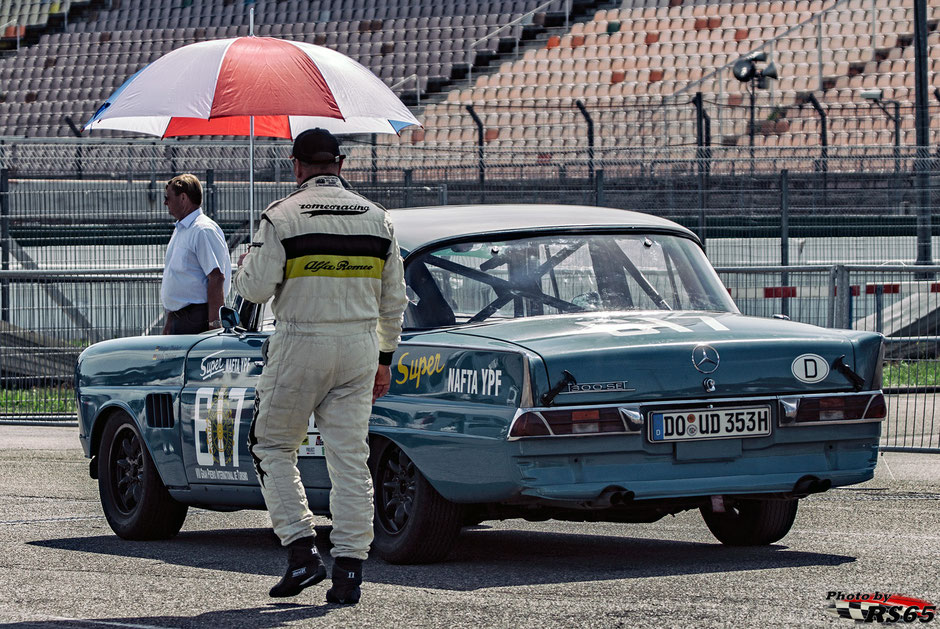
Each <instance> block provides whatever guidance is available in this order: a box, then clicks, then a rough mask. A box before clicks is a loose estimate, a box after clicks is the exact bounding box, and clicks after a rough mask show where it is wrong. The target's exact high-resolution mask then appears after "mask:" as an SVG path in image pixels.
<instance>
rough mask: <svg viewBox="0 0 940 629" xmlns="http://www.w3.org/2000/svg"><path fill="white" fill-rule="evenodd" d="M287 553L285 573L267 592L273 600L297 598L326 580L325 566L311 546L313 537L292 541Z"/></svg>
mask: <svg viewBox="0 0 940 629" xmlns="http://www.w3.org/2000/svg"><path fill="white" fill-rule="evenodd" d="M287 552H288V556H287V573H286V574H285V575H284V578H283V579H281V580H280V581H279V582H278V584H277V585H275V586H274V587H273V588H271V591H270V592H269V594H270V595H271V596H272V597H274V598H284V597H285V596H297V595H298V594H300V593H301V592H302V591H303V589H304V588H306V587H310V586H311V585H314V584H316V583H319V582H320V581H322V580H323V579H325V578H326V566H324V565H323V560H322V559H320V553H318V552H317V547H316V546H314V545H313V537H301V538H300V539H298V540H294V541H293V542H291V543H290V544H288V545H287Z"/></svg>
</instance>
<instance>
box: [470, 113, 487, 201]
mask: <svg viewBox="0 0 940 629" xmlns="http://www.w3.org/2000/svg"><path fill="white" fill-rule="evenodd" d="M466 107H467V111H468V112H469V113H470V117H471V118H473V122H475V123H476V125H477V145H478V157H477V159H478V162H479V165H480V203H486V166H485V165H484V163H483V121H482V120H480V117H479V116H478V115H477V112H476V110H474V109H473V105H467V106H466Z"/></svg>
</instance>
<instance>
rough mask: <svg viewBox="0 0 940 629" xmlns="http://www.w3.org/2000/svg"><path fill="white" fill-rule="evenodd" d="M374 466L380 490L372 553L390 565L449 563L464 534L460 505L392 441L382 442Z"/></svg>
mask: <svg viewBox="0 0 940 629" xmlns="http://www.w3.org/2000/svg"><path fill="white" fill-rule="evenodd" d="M369 466H370V468H371V470H372V480H373V483H374V485H375V540H374V541H373V543H372V548H373V549H374V550H375V551H376V552H377V553H378V555H379V556H380V557H381V558H382V559H384V560H385V561H388V562H389V563H401V564H413V563H432V562H435V561H440V560H441V559H443V558H444V557H445V556H446V555H447V553H448V552H449V551H450V549H451V547H452V546H453V545H454V542H455V541H456V539H457V536H458V535H459V534H460V528H461V525H462V522H463V509H462V508H461V507H460V505H458V504H455V503H453V502H450V501H449V500H446V499H445V498H444V497H443V496H441V495H440V494H439V493H437V491H436V490H435V489H434V488H433V487H432V486H431V484H430V483H428V481H427V479H425V478H424V475H423V474H421V472H420V471H419V470H418V468H417V466H416V465H415V464H414V462H413V461H412V460H411V459H410V458H409V457H408V455H407V454H405V453H404V452H402V450H401V448H399V447H398V446H397V445H395V444H394V443H392V442H391V441H387V440H384V439H382V440H380V441H379V443H378V444H377V445H376V447H374V449H373V452H372V456H371V457H370V459H369Z"/></svg>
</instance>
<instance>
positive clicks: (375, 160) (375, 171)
mask: <svg viewBox="0 0 940 629" xmlns="http://www.w3.org/2000/svg"><path fill="white" fill-rule="evenodd" d="M377 141H378V138H377V137H376V134H374V133H373V134H372V185H373V186H374V185H376V183H378V181H379V154H378V148H377V147H376V145H375V144H376V142H377Z"/></svg>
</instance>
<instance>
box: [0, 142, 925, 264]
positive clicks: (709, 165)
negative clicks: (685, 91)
mask: <svg viewBox="0 0 940 629" xmlns="http://www.w3.org/2000/svg"><path fill="white" fill-rule="evenodd" d="M174 144H175V143H165V144H159V143H128V142H123V143H116V142H99V143H98V144H87V145H86V144H74V143H71V144H70V143H66V142H62V143H56V144H50V143H45V144H43V143H27V144H20V145H17V146H16V151H15V152H14V151H10V150H8V151H7V156H6V158H4V159H5V161H4V162H3V163H5V164H6V166H7V168H6V169H0V244H2V246H3V254H2V255H3V261H4V266H3V267H2V268H4V269H10V270H12V269H17V268H24V269H28V268H76V267H77V268H86V267H98V268H124V267H138V266H147V265H158V264H160V263H161V262H162V258H163V250H164V247H165V245H166V243H167V242H168V240H169V236H170V234H171V232H172V225H171V220H170V217H169V216H168V214H167V213H166V209H165V207H164V206H163V199H162V193H163V184H164V183H165V181H166V180H167V179H169V178H170V177H171V176H172V175H173V174H177V173H179V172H194V173H196V174H197V175H198V176H200V178H202V179H203V180H204V182H205V184H206V199H205V204H204V205H205V210H206V212H207V213H208V214H209V215H210V216H212V217H214V218H215V219H216V220H217V221H218V222H219V223H220V224H221V225H222V227H223V230H224V231H225V233H226V235H227V236H228V238H229V241H230V245H231V248H232V249H233V250H234V249H235V248H237V247H238V246H239V245H240V244H242V243H244V242H245V241H246V240H247V236H248V230H249V226H248V219H249V199H250V197H252V195H253V200H254V207H255V208H256V209H257V208H264V207H265V206H266V205H267V204H268V203H270V202H271V201H273V200H275V199H277V198H279V197H281V196H283V195H285V194H286V193H288V192H289V191H290V190H291V189H292V188H293V186H294V183H293V181H292V180H291V179H290V177H291V175H290V174H289V173H290V162H289V161H288V160H287V158H286V155H287V153H288V152H289V149H288V148H287V145H286V144H285V143H283V142H282V143H279V144H273V143H265V144H262V146H261V148H260V149H259V151H258V155H257V160H256V168H255V170H256V179H255V181H256V183H255V186H254V188H253V191H252V189H251V188H249V185H248V183H247V181H248V178H247V149H246V148H245V147H243V146H239V145H237V144H235V143H215V144H211V145H210V144H209V143H202V144H199V143H187V144H179V145H178V146H175V145H174ZM170 149H172V151H171V150H170ZM396 150H398V149H396ZM696 150H697V149H695V148H694V147H692V148H690V149H689V151H685V152H684V153H683V152H682V151H680V150H678V149H676V150H672V149H671V150H668V151H665V152H662V153H657V152H655V151H651V150H648V151H645V152H642V151H640V152H638V151H630V150H618V151H615V152H614V151H608V152H604V153H601V152H598V153H597V154H596V155H595V156H593V157H592V158H590V159H589V158H587V157H585V156H584V155H571V156H569V157H568V158H566V160H564V161H563V162H558V161H552V160H542V158H541V157H540V156H539V154H538V153H526V152H520V153H513V154H512V155H511V156H509V157H507V158H506V159H503V158H502V157H500V156H499V155H489V154H487V155H485V156H484V157H483V158H482V160H481V159H479V156H473V155H471V154H467V153H466V152H463V153H461V155H460V159H449V158H448V157H447V153H446V151H445V152H438V153H436V155H437V162H436V163H434V164H431V163H430V162H424V163H423V164H413V163H412V164H411V166H412V167H405V166H407V165H409V162H408V159H407V158H406V155H405V154H404V153H401V154H400V155H399V157H398V158H394V159H393V158H391V157H388V158H385V159H383V160H380V161H379V162H377V163H381V164H382V167H381V168H378V167H377V168H376V169H374V170H373V169H372V168H371V167H370V165H369V164H370V158H368V157H359V158H355V159H351V161H350V162H349V163H348V167H347V168H345V169H344V171H343V172H344V175H345V176H346V177H347V179H349V180H350V182H351V184H352V185H353V187H354V188H355V189H356V190H358V191H360V192H362V193H363V194H365V195H366V196H368V197H369V198H371V199H374V200H375V201H377V202H379V203H382V204H383V205H385V206H387V207H389V208H396V207H409V206H417V205H446V204H462V203H569V204H589V205H605V206H609V207H619V208H624V209H633V210H639V211H643V212H648V213H652V214H656V215H659V216H663V217H665V218H669V219H672V220H675V221H677V222H679V223H681V224H683V225H685V226H687V227H689V228H690V229H692V230H693V231H695V232H696V233H697V234H698V235H699V236H700V237H701V238H702V240H703V241H705V244H706V247H707V251H708V253H709V256H710V257H711V259H712V261H713V262H714V263H715V264H717V265H768V264H770V265H773V264H781V265H793V264H838V263H847V264H848V263H851V264H863V263H871V264H875V263H883V262H893V263H906V262H914V261H917V262H919V263H922V264H927V263H931V262H932V261H933V260H934V259H936V257H937V256H935V254H934V252H936V251H937V250H938V249H937V245H938V244H940V220H938V218H940V216H937V214H938V210H940V207H938V205H940V204H938V201H940V194H938V189H940V170H936V169H935V168H936V167H937V166H940V163H937V162H935V161H932V160H928V161H926V162H923V163H921V162H918V158H917V157H916V154H915V153H914V152H913V151H910V150H907V149H905V150H904V151H903V152H902V159H901V169H900V170H898V171H897V172H895V170H894V163H895V159H894V157H893V155H892V154H891V152H890V151H888V152H887V153H885V152H884V151H881V152H880V153H879V152H878V149H877V147H874V148H873V147H863V148H859V149H857V150H849V149H842V150H841V151H837V150H835V149H834V148H832V149H831V150H830V152H829V156H828V158H827V161H826V164H825V165H826V169H825V170H822V169H821V168H822V164H821V162H820V160H819V157H818V155H816V154H814V153H813V152H811V151H809V150H806V149H801V150H797V149H793V150H790V151H783V150H776V151H773V152H769V151H760V152H759V155H758V157H756V158H755V159H754V160H751V159H750V158H749V157H748V150H747V149H744V148H741V147H721V148H718V147H716V148H713V149H709V150H710V151H712V152H711V153H710V157H708V158H702V157H696V156H695V155H696ZM79 151H80V152H81V153H82V155H83V157H82V159H83V160H84V161H83V162H82V164H83V166H82V169H81V170H79V169H78V168H77V167H76V166H75V163H74V160H75V158H76V155H75V154H76V153H77V152H79ZM14 153H15V154H14ZM414 153H415V151H411V155H412V157H413V154H414ZM51 164H55V165H58V166H59V167H61V172H59V173H58V174H55V175H54V174H52V173H51V172H49V171H50V170H51V169H50V165H51ZM918 164H920V165H921V166H925V165H926V166H929V167H930V169H928V170H915V167H918ZM395 167H397V168H395ZM752 167H753V172H751V171H752ZM79 174H81V177H82V178H77V177H78V175H79ZM256 217H257V212H256Z"/></svg>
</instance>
